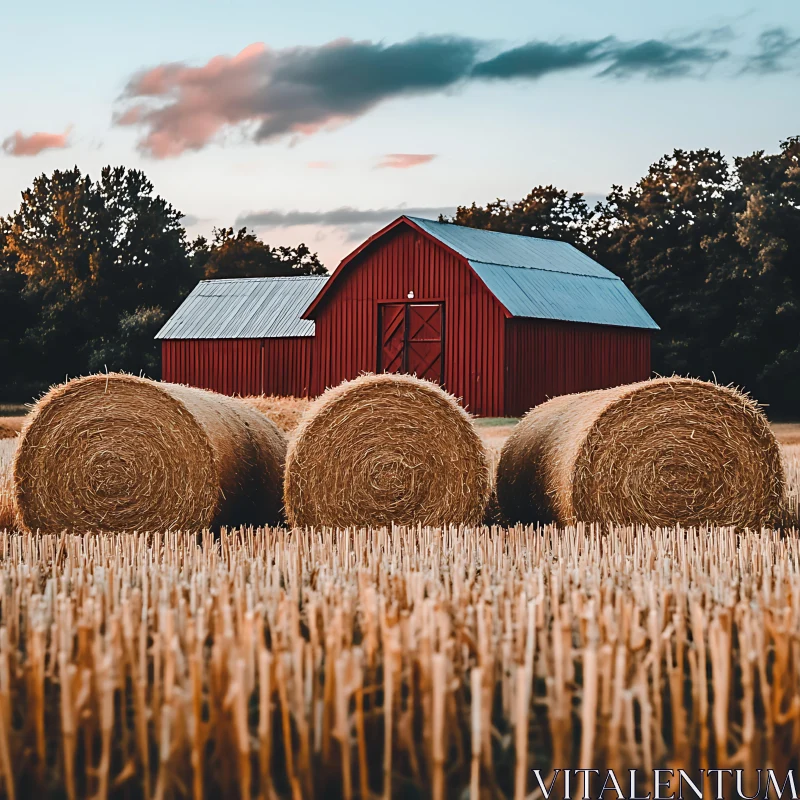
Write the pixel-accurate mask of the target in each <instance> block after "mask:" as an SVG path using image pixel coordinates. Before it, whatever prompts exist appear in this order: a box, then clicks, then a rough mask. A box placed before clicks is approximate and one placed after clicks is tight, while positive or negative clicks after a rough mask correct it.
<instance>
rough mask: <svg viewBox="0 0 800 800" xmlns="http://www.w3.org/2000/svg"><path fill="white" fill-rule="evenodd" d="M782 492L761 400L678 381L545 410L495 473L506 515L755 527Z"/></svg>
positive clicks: (566, 399) (518, 433) (525, 422)
mask: <svg viewBox="0 0 800 800" xmlns="http://www.w3.org/2000/svg"><path fill="white" fill-rule="evenodd" d="M783 493H784V474H783V466H782V462H781V455H780V450H779V448H778V445H777V443H776V441H775V437H774V436H773V434H772V431H771V429H770V427H769V423H768V422H767V420H766V418H765V417H764V415H763V414H762V413H761V411H760V409H759V407H758V405H757V404H756V403H754V402H753V401H752V400H751V399H750V398H749V397H747V396H746V395H744V394H742V393H741V392H738V391H736V390H735V389H731V388H727V387H723V386H717V385H716V384H711V383H706V382H704V381H698V380H692V379H688V378H677V377H675V378H659V379H655V380H650V381H645V382H642V383H634V384H630V385H626V386H618V387H615V388H613V389H604V390H599V391H594V392H585V393H583V394H574V395H564V396H561V397H556V398H554V399H552V400H549V401H548V402H546V403H544V404H542V405H540V406H537V407H536V408H534V409H532V410H531V411H529V412H528V414H527V415H526V416H525V417H524V418H523V419H522V421H521V422H520V423H519V425H518V426H517V427H516V429H515V430H514V432H513V433H512V434H511V436H510V437H509V438H508V440H507V441H506V443H505V445H504V447H503V449H502V452H501V454H500V461H499V463H498V469H497V496H498V500H499V503H500V506H501V509H502V512H503V515H504V516H505V518H506V519H507V520H509V521H510V522H534V521H542V522H545V521H551V520H552V521H555V522H558V523H559V524H562V525H571V524H574V523H575V522H578V521H584V522H614V523H640V524H647V525H651V526H656V525H674V524H680V525H684V526H690V525H701V524H704V523H707V522H708V523H713V524H716V525H736V526H742V527H745V526H746V527H755V526H759V525H761V524H771V523H773V522H775V521H777V520H778V519H779V517H780V514H781V505H782V500H783Z"/></svg>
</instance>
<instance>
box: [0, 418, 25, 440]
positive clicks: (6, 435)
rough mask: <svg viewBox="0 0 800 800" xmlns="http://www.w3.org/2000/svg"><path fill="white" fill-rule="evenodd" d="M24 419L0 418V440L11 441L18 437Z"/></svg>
mask: <svg viewBox="0 0 800 800" xmlns="http://www.w3.org/2000/svg"><path fill="white" fill-rule="evenodd" d="M24 421H25V417H0V439H13V438H15V437H16V436H19V432H20V430H21V429H22V423H23V422H24Z"/></svg>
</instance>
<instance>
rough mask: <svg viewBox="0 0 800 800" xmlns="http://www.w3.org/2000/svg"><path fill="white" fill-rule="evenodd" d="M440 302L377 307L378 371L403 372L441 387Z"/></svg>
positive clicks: (442, 360) (442, 380)
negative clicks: (378, 334) (434, 382)
mask: <svg viewBox="0 0 800 800" xmlns="http://www.w3.org/2000/svg"><path fill="white" fill-rule="evenodd" d="M443 318H444V313H443V309H442V304H441V303H384V304H381V305H380V306H379V330H380V340H379V348H378V371H379V372H406V373H409V374H411V375H416V376H417V377H418V378H427V379H428V380H430V381H436V382H437V383H440V384H444V358H443V354H442V350H443V346H442V345H443V339H444V319H443Z"/></svg>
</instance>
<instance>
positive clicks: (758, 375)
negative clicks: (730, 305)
mask: <svg viewBox="0 0 800 800" xmlns="http://www.w3.org/2000/svg"><path fill="white" fill-rule="evenodd" d="M736 169H737V173H738V179H739V193H740V195H741V203H740V209H739V211H738V213H737V215H736V238H737V241H738V242H739V245H740V246H741V253H740V257H739V259H738V260H737V261H736V264H735V276H736V280H737V282H738V283H739V287H740V288H739V297H740V303H739V308H738V313H737V314H736V320H735V323H736V324H735V328H734V330H733V331H732V332H731V333H730V334H729V335H728V336H727V337H726V339H725V340H724V341H723V342H722V347H723V350H724V353H725V355H726V356H727V358H728V359H729V360H734V359H735V360H736V362H737V363H740V364H742V366H743V367H745V366H746V368H747V372H746V376H745V377H744V378H743V379H744V380H745V381H746V382H747V384H748V385H750V386H752V387H753V391H754V392H755V393H756V394H757V396H758V397H761V398H763V399H764V400H768V401H769V402H770V403H771V405H772V406H773V409H774V411H775V412H776V413H778V414H786V415H793V416H796V415H797V411H798V404H797V397H798V394H799V393H800V137H793V138H791V139H787V140H786V141H785V142H782V143H781V150H780V152H779V153H777V154H774V155H765V154H764V152H763V151H759V152H756V153H753V154H752V155H750V156H747V157H744V158H737V159H736Z"/></svg>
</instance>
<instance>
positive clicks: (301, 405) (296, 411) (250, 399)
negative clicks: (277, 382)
mask: <svg viewBox="0 0 800 800" xmlns="http://www.w3.org/2000/svg"><path fill="white" fill-rule="evenodd" d="M241 400H242V402H244V403H247V405H249V406H252V407H253V408H255V409H257V410H258V411H260V412H261V413H262V414H266V415H267V416H268V417H269V418H270V419H271V420H272V421H273V422H274V423H275V424H276V425H277V426H278V427H279V428H280V429H281V430H282V431H283V432H284V433H286V434H289V433H292V431H294V429H295V428H296V427H297V426H298V425H299V424H300V420H301V419H302V418H303V414H304V413H305V411H306V409H307V408H308V407H309V405H311V401H310V400H307V399H306V398H305V397H279V396H278V395H274V394H271V395H265V394H254V395H248V396H247V397H242V398H241Z"/></svg>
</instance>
